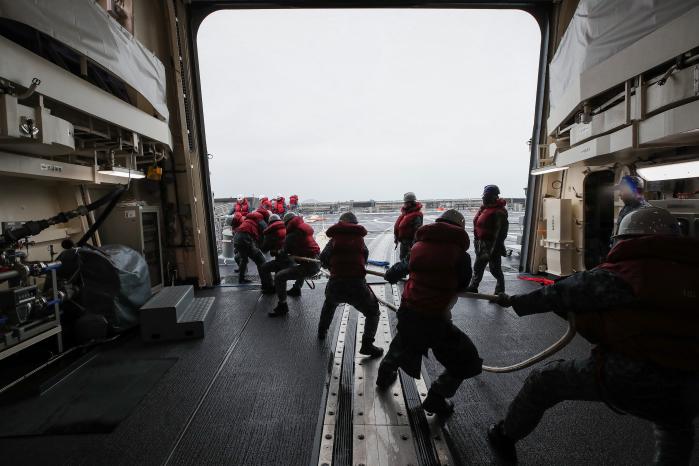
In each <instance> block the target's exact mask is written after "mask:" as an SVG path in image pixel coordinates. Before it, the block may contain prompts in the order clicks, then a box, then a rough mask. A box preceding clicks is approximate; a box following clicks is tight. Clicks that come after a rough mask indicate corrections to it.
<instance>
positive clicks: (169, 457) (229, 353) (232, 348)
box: [162, 296, 262, 466]
mask: <svg viewBox="0 0 699 466" xmlns="http://www.w3.org/2000/svg"><path fill="white" fill-rule="evenodd" d="M260 299H262V296H260V297H259V298H258V299H257V301H256V302H255V305H254V306H253V308H252V311H250V315H248V317H247V318H246V319H245V322H244V323H243V326H242V327H241V329H240V332H238V335H236V337H235V339H234V340H233V341H232V342H231V344H230V346H229V347H228V350H226V354H225V356H224V357H223V360H222V361H221V363H220V364H219V365H218V368H217V369H216V372H215V373H214V376H213V377H212V378H211V380H210V381H209V383H208V384H207V386H206V389H205V390H204V393H203V394H202V395H201V397H200V398H199V401H198V402H197V405H196V406H195V407H194V410H193V411H192V412H191V414H190V415H189V418H187V422H186V423H185V425H184V427H183V428H182V430H181V431H180V434H179V435H178V436H177V440H175V443H174V445H173V446H172V448H171V449H170V453H169V454H168V455H167V458H165V461H163V463H162V464H163V466H167V465H168V464H170V461H172V459H173V457H174V456H175V451H177V448H178V447H179V446H180V443H181V442H182V439H183V438H184V436H185V435H186V434H187V431H188V430H189V426H190V425H191V424H192V422H193V421H194V418H195V417H196V416H197V414H198V413H199V410H200V409H201V407H202V405H203V404H204V401H205V400H206V398H207V397H208V396H209V393H210V392H211V389H212V387H213V386H214V384H215V383H216V381H217V380H218V377H219V376H220V375H221V372H222V371H223V368H224V366H225V365H226V363H227V362H228V360H229V359H230V358H231V356H232V355H233V351H235V348H236V347H237V346H238V343H239V342H240V340H241V339H242V336H243V333H244V332H245V329H246V328H247V326H248V324H249V323H250V320H252V316H253V315H254V314H255V311H257V304H258V303H259V302H260Z"/></svg>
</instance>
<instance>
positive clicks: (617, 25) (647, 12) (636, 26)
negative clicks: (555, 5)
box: [549, 0, 699, 108]
mask: <svg viewBox="0 0 699 466" xmlns="http://www.w3.org/2000/svg"><path fill="white" fill-rule="evenodd" d="M697 6H699V0H581V1H580V3H579V4H578V8H577V9H576V10H575V15H574V16H573V19H572V20H571V22H570V25H569V26H568V29H567V30H566V32H565V35H564V36H563V40H562V41H561V43H560V45H559V46H558V50H556V55H554V57H553V60H551V64H550V66H549V71H550V75H549V98H550V102H551V107H552V108H555V107H556V104H557V102H558V101H559V100H560V98H561V97H562V96H563V95H564V94H565V92H566V90H567V88H568V86H570V85H571V84H573V83H575V82H576V79H577V78H578V77H579V76H580V75H581V74H582V73H583V72H584V71H585V70H588V69H590V68H592V67H593V66H595V65H597V64H598V63H601V62H603V61H604V60H606V59H607V58H609V57H611V56H612V55H614V54H615V53H617V52H619V51H620V50H623V49H624V48H626V47H628V46H629V45H631V44H633V43H634V42H636V41H637V40H639V39H640V38H642V37H643V36H646V35H648V34H650V33H651V32H653V31H655V30H656V29H658V28H659V27H661V26H662V25H664V24H666V23H668V22H670V21H672V20H673V19H675V18H678V17H679V16H682V15H683V14H684V13H686V12H687V11H689V10H691V9H692V8H695V7H697ZM698 27H699V26H698Z"/></svg>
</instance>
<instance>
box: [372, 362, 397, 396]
mask: <svg viewBox="0 0 699 466" xmlns="http://www.w3.org/2000/svg"><path fill="white" fill-rule="evenodd" d="M397 377H398V372H397V371H391V370H387V369H383V370H382V369H381V366H379V374H378V375H377V376H376V386H377V387H378V388H379V390H386V389H387V388H388V387H390V386H391V385H392V384H393V382H395V381H396V378H397Z"/></svg>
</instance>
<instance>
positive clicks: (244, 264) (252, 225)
mask: <svg viewBox="0 0 699 466" xmlns="http://www.w3.org/2000/svg"><path fill="white" fill-rule="evenodd" d="M265 228H267V224H266V223H265V219H264V217H263V216H262V214H260V213H259V212H252V213H250V214H248V215H247V217H245V219H244V220H243V223H241V225H240V226H239V227H238V228H237V229H236V230H235V236H234V237H233V247H234V248H235V252H236V254H237V257H238V259H237V260H236V262H238V267H239V271H238V273H239V276H238V283H240V284H246V283H251V281H250V280H248V279H247V278H245V272H246V271H247V269H248V261H249V260H250V259H252V260H253V262H255V265H256V266H257V270H258V271H259V272H260V274H261V273H262V267H263V265H264V263H265V256H264V255H263V254H262V252H261V251H260V249H259V247H258V245H259V242H260V236H261V235H262V232H263V231H264V229H265Z"/></svg>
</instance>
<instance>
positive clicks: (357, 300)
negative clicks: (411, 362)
mask: <svg viewBox="0 0 699 466" xmlns="http://www.w3.org/2000/svg"><path fill="white" fill-rule="evenodd" d="M326 234H327V235H328V237H329V238H330V241H329V242H328V244H327V245H326V246H325V248H323V252H321V253H320V262H321V264H322V265H323V267H324V268H326V269H328V270H330V280H328V284H327V285H326V286H325V302H324V303H323V310H322V311H321V313H320V322H318V338H320V339H321V340H322V339H323V338H325V336H326V335H327V333H328V327H330V323H331V322H332V320H333V315H334V314H335V309H337V306H339V305H340V304H342V303H347V304H350V305H352V306H354V308H355V309H357V310H358V311H359V312H361V313H362V314H364V317H365V321H364V334H363V336H362V346H361V347H360V348H359V353H360V354H364V355H367V356H371V357H374V358H376V357H379V356H381V355H382V354H383V349H382V348H378V347H377V346H374V337H375V336H376V330H377V329H378V327H379V317H380V316H381V313H380V311H379V302H378V301H377V300H376V296H374V292H373V291H371V289H370V288H369V285H367V282H366V279H365V276H366V261H367V259H368V258H369V249H367V247H366V244H364V237H365V236H366V234H367V231H366V228H364V227H363V226H361V225H359V224H358V222H357V217H356V216H355V215H354V214H353V213H352V212H345V213H344V214H342V215H341V216H340V221H339V222H338V223H336V224H335V225H333V226H331V227H330V228H328V230H327V232H326Z"/></svg>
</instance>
